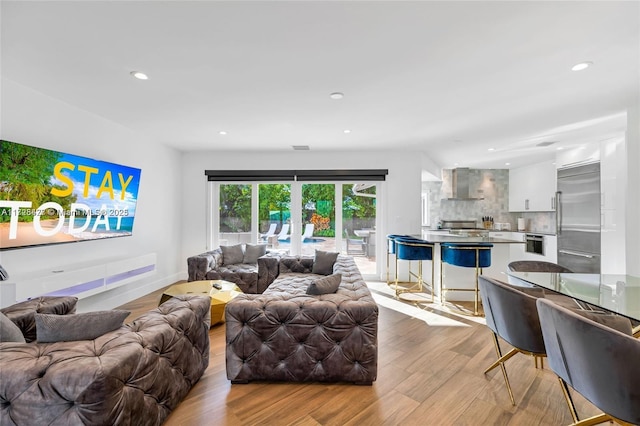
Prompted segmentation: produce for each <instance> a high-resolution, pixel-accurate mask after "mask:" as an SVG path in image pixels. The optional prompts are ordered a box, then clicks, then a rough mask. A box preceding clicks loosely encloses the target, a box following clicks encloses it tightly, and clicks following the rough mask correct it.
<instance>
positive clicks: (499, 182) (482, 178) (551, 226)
mask: <svg viewBox="0 0 640 426" xmlns="http://www.w3.org/2000/svg"><path fill="white" fill-rule="evenodd" d="M442 175H443V176H442V181H441V182H440V181H430V182H422V192H423V193H428V195H429V217H430V221H431V222H430V227H431V228H436V227H437V225H438V221H440V220H475V221H476V223H477V224H478V225H477V226H478V227H482V217H483V216H492V217H493V221H494V223H509V224H510V227H511V230H513V231H516V230H517V220H518V218H519V217H522V218H524V219H525V223H526V230H527V231H530V232H541V233H551V234H555V231H556V226H555V217H556V215H555V213H554V212H531V213H510V212H509V170H507V169H470V170H469V187H470V189H471V193H473V194H477V195H478V196H480V197H483V198H484V199H483V200H448V199H447V197H450V196H451V170H449V169H445V170H443V171H442Z"/></svg>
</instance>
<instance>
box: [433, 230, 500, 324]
mask: <svg viewBox="0 0 640 426" xmlns="http://www.w3.org/2000/svg"><path fill="white" fill-rule="evenodd" d="M492 247H493V244H490V243H475V244H458V243H442V245H441V246H440V255H441V262H440V302H441V303H443V304H444V302H445V292H446V291H473V292H474V293H475V294H474V296H475V297H474V309H473V314H474V315H478V303H479V301H480V290H479V288H478V276H480V274H482V268H488V267H489V266H491V248H492ZM445 263H448V264H449V265H454V266H461V267H463V268H475V270H476V285H475V288H473V289H470V288H445V287H444V275H443V274H442V271H443V265H444V264H445Z"/></svg>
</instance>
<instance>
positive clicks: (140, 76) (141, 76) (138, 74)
mask: <svg viewBox="0 0 640 426" xmlns="http://www.w3.org/2000/svg"><path fill="white" fill-rule="evenodd" d="M129 74H131V75H132V76H134V77H135V78H137V79H138V80H149V77H147V75H146V74H145V73H143V72H140V71H131V72H130V73H129Z"/></svg>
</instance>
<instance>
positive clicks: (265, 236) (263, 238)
mask: <svg viewBox="0 0 640 426" xmlns="http://www.w3.org/2000/svg"><path fill="white" fill-rule="evenodd" d="M277 226H278V224H277V223H272V224H271V225H269V230H268V231H267V233H266V234H260V240H261V241H269V237H273V236H274V235H275V234H276V227H277Z"/></svg>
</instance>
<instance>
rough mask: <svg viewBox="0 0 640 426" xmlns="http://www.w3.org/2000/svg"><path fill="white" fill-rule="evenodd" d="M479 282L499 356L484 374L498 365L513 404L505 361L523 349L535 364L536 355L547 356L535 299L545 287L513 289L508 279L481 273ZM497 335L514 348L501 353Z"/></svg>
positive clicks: (487, 319)
mask: <svg viewBox="0 0 640 426" xmlns="http://www.w3.org/2000/svg"><path fill="white" fill-rule="evenodd" d="M478 283H479V285H480V296H481V297H482V306H483V308H484V313H485V317H486V321H487V327H489V328H490V329H491V331H492V332H493V335H492V337H493V344H494V347H495V350H496V354H497V355H498V359H497V360H496V361H495V362H494V363H493V364H491V365H490V366H489V367H488V368H487V369H486V370H485V371H484V374H487V373H488V372H489V371H491V370H493V369H494V368H496V367H498V366H499V367H500V369H501V370H502V376H503V377H504V382H505V384H506V386H507V390H508V391H509V398H510V399H511V404H513V405H516V402H515V399H514V398H513V392H512V391H511V384H510V383H509V376H508V375H507V370H506V368H505V365H504V363H505V362H506V361H507V360H508V359H510V358H511V357H513V356H514V355H516V354H518V353H523V354H526V355H532V356H533V357H534V359H535V365H536V366H537V359H538V358H539V357H544V356H546V352H545V347H544V341H543V339H542V331H541V329H540V321H539V320H538V310H537V307H536V299H537V298H538V297H544V291H543V290H542V289H541V288H538V287H528V288H527V287H522V288H521V289H515V288H514V287H513V286H511V285H509V284H507V283H504V282H502V281H498V280H494V279H492V278H488V277H485V276H483V275H481V276H480V277H479V278H478ZM498 337H500V338H501V339H502V340H504V341H506V342H507V343H509V344H510V345H511V346H513V349H511V350H510V351H509V352H507V353H506V354H504V355H502V350H501V349H500V342H499V341H498ZM541 366H542V363H541Z"/></svg>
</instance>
